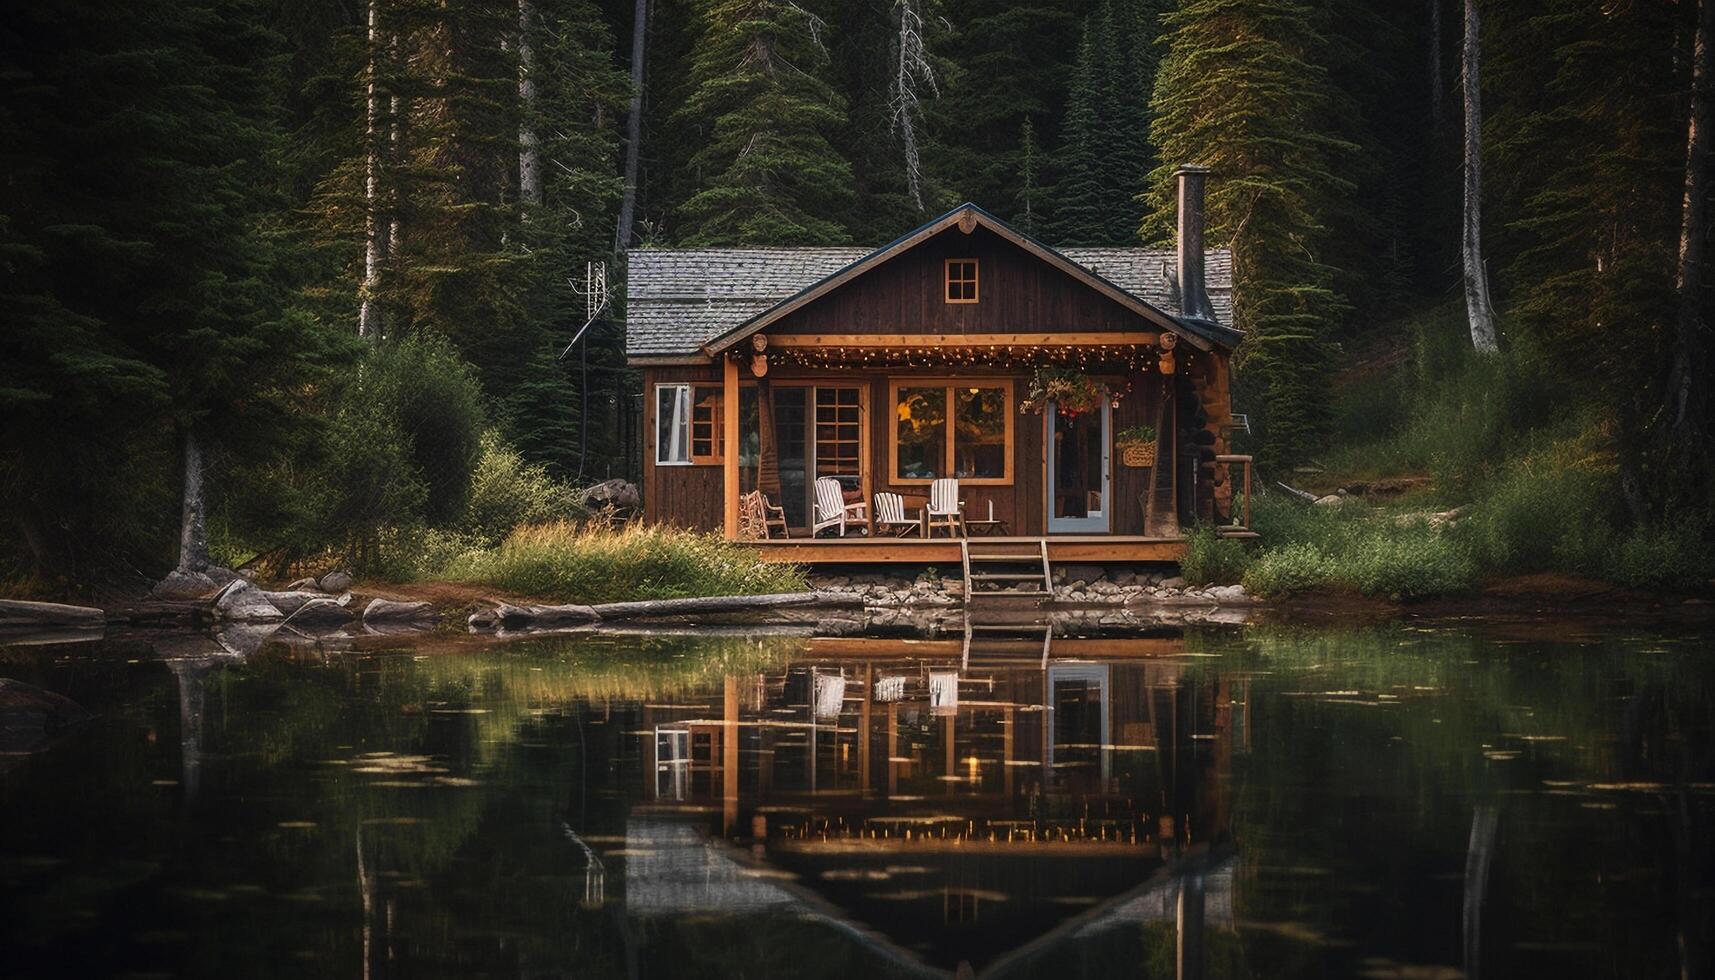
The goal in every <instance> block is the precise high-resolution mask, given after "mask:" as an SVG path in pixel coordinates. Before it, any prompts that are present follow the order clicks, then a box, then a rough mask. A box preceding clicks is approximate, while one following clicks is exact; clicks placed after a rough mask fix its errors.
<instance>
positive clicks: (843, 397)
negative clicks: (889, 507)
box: [816, 388, 861, 490]
mask: <svg viewBox="0 0 1715 980" xmlns="http://www.w3.org/2000/svg"><path fill="white" fill-rule="evenodd" d="M858 448H859V444H858V390H857V389H856V388H817V389H816V475H817V476H835V477H847V479H845V480H841V481H840V482H841V485H842V486H844V487H846V489H848V490H849V489H856V488H857V486H858V482H857V476H858V473H859V470H860V468H861V462H860V460H859V458H858V455H859V453H858Z"/></svg>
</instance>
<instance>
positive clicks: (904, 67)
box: [0, 0, 1712, 593]
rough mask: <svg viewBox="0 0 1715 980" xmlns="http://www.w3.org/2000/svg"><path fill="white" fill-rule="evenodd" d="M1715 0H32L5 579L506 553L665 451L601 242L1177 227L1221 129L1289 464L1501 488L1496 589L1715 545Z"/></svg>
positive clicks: (1489, 496)
mask: <svg viewBox="0 0 1715 980" xmlns="http://www.w3.org/2000/svg"><path fill="white" fill-rule="evenodd" d="M1711 6H1712V4H1711V3H1709V2H1699V0H1678V2H1669V0H1508V2H1506V3H1498V2H1492V0H1491V2H1481V3H1479V2H1475V0H1471V2H1465V3H1455V2H1453V0H1424V2H1393V0H1325V2H1318V3H1309V2H1297V0H1182V2H1177V3H1175V2H1170V0H1026V2H1018V3H1006V2H1000V0H797V2H784V0H635V2H631V0H624V2H621V0H437V2H434V3H427V2H424V0H368V2H365V0H289V2H288V0H136V2H133V3H129V4H125V5H114V4H110V3H105V2H102V0H45V2H41V3H34V4H29V5H26V6H25V7H24V8H22V9H19V10H16V11H13V12H11V13H10V15H9V16H8V17H7V19H6V22H5V23H4V24H3V25H0V88H3V91H4V93H5V94H4V98H3V100H0V160H3V172H4V173H5V175H6V179H5V181H4V182H3V184H0V322H3V323H4V330H3V333H0V509H3V510H4V513H5V523H6V525H7V527H8V531H7V533H6V534H5V535H0V578H4V579H5V580H6V581H8V582H10V583H11V585H10V589H11V590H12V591H17V592H26V593H67V592H79V591H88V590H91V589H97V590H99V589H104V588H115V587H120V588H123V587H127V586H128V585H129V584H131V583H140V582H148V581H153V580H154V579H157V578H159V577H160V575H161V574H162V572H163V571H165V570H167V569H169V568H172V567H174V566H175V564H176V565H179V566H180V567H185V566H186V564H187V563H189V564H190V565H191V566H195V565H196V564H197V563H199V562H210V561H213V562H224V563H228V564H235V563H239V562H242V561H245V560H247V559H250V558H252V557H254V556H256V555H259V554H261V555H269V556H273V560H276V561H279V562H289V561H293V560H302V559H304V558H305V557H306V556H312V555H327V556H331V557H334V558H338V559H340V560H343V561H348V562H354V563H357V564H359V565H364V566H368V567H370V568H374V569H377V570H385V569H388V568H392V569H393V570H395V571H399V572H400V573H404V572H405V571H408V569H407V570H402V569H401V567H400V566H401V563H405V564H410V563H413V562H414V563H416V565H417V566H419V567H421V566H423V563H424V562H426V561H427V562H430V563H431V564H432V560H431V558H425V557H423V556H425V555H428V556H431V557H432V556H440V557H439V558H433V560H444V559H445V558H446V556H448V555H453V554H455V553H458V552H459V551H461V549H469V548H471V547H482V546H485V545H492V544H493V543H494V542H497V541H498V540H500V539H501V538H503V537H504V536H505V535H506V534H507V533H509V532H510V531H511V530H512V529H513V528H514V527H516V526H518V525H520V524H526V523H531V522H533V521H538V520H542V519H549V518H552V517H555V516H563V515H564V514H566V513H567V512H568V510H569V509H571V508H573V507H574V506H575V494H574V492H573V489H572V488H574V487H576V486H579V485H584V484H588V483H591V482H593V481H595V480H599V479H603V478H607V477H610V476H623V475H626V470H627V469H628V467H630V466H632V465H633V464H634V461H635V460H636V458H637V453H638V451H639V449H638V446H639V445H640V444H641V443H640V440H639V438H638V434H637V432H636V428H635V422H634V421H633V420H634V419H635V418H636V417H637V405H638V403H637V397H638V394H637V391H636V380H635V377H634V376H633V375H632V374H631V373H629V372H628V371H627V370H626V369H625V368H624V364H623V356H622V350H623V331H624V306H625V304H624V296H623V295H622V294H619V293H617V292H616V295H615V296H614V297H613V300H614V301H613V303H611V304H610V305H609V306H608V307H607V308H606V309H605V310H604V311H603V312H602V313H601V315H600V316H598V317H597V319H596V321H595V322H594V323H593V324H591V325H590V329H589V332H588V333H586V334H585V335H584V339H583V341H581V342H580V343H579V344H578V345H576V346H575V347H573V348H572V349H571V350H570V351H569V352H568V351H567V345H568V344H569V343H570V342H571V341H572V339H573V337H574V336H575V335H577V333H578V331H579V330H580V328H581V327H582V326H583V325H584V323H585V320H586V299H585V296H584V295H583V290H584V286H585V278H584V271H585V269H586V268H587V267H588V266H589V264H590V263H606V264H607V268H608V270H609V277H610V279H611V280H612V281H613V282H614V283H615V284H620V283H623V279H624V277H623V266H624V261H625V253H626V252H627V251H628V250H630V249H633V248H638V247H648V246H650V245H693V244H695V245H739V244H743V245H830V244H846V243H855V244H880V243H883V242H885V241H888V240H891V239H892V238H894V237H895V236H897V235H898V234H900V233H901V232H903V231H905V230H907V229H909V228H911V227H914V226H916V225H918V224H920V223H922V222H923V221H925V220H927V219H928V218H930V217H932V216H934V215H937V214H939V213H941V212H942V211H944V210H945V209H947V208H948V207H950V206H952V205H955V204H957V203H959V202H961V201H967V200H968V201H972V202H975V203H977V204H979V205H981V206H983V207H985V208H987V209H989V210H990V211H993V212H995V213H996V214H998V215H1000V216H1001V217H1003V218H1005V219H1007V220H1009V221H1011V222H1013V223H1014V224H1016V225H1017V226H1018V227H1020V228H1021V229H1023V230H1025V231H1027V232H1030V233H1031V234H1033V235H1036V236H1038V237H1040V238H1042V239H1043V240H1045V241H1047V242H1048V243H1050V244H1055V245H1126V244H1138V243H1163V242H1165V241H1167V239H1168V236H1169V234H1170V225H1171V219H1172V213H1171V200H1170V187H1171V181H1170V174H1171V172H1172V170H1173V168H1174V167H1175V166H1176V165H1178V164H1182V163H1200V164H1204V165H1207V166H1210V167H1212V168H1213V171H1214V176H1213V179H1212V183H1211V189H1210V211H1209V216H1210V222H1211V224H1210V229H1209V239H1210V241H1211V242H1212V243H1215V244H1222V245H1229V246H1230V247H1232V248H1233V250H1234V253H1235V257H1236V263H1235V269H1236V272H1235V276H1236V292H1237V296H1238V305H1237V308H1236V311H1235V318H1236V320H1237V323H1236V325H1237V326H1238V327H1240V328H1241V329H1243V330H1245V331H1246V332H1247V339H1246V341H1245V343H1244V345H1243V347H1242V349H1241V351H1240V355H1239V360H1238V364H1239V375H1238V377H1239V389H1238V400H1239V405H1238V408H1239V409H1240V410H1242V411H1246V412H1248V414H1249V417H1250V419H1251V421H1252V423H1253V432H1252V434H1251V435H1250V436H1249V437H1248V448H1249V449H1251V450H1252V451H1255V452H1256V453H1257V454H1258V456H1259V464H1260V466H1261V467H1262V471H1263V475H1264V476H1265V477H1266V478H1267V479H1268V480H1269V481H1270V482H1272V481H1275V480H1279V481H1282V482H1287V483H1298V484H1304V483H1311V484H1314V483H1317V482H1318V481H1327V480H1332V479H1334V478H1335V476H1338V477H1340V478H1347V477H1354V476H1359V477H1375V476H1386V475H1407V476H1427V477H1428V478H1429V482H1428V483H1426V484H1425V485H1424V486H1425V489H1424V490H1423V493H1424V494H1426V495H1429V496H1431V497H1433V498H1434V503H1435V504H1436V505H1437V506H1452V505H1457V504H1473V503H1475V504H1477V505H1479V506H1478V510H1477V511H1476V512H1475V513H1474V515H1473V516H1472V518H1471V519H1470V520H1469V521H1467V522H1466V525H1467V527H1468V528H1469V530H1467V531H1465V532H1462V533H1463V535H1464V536H1463V537H1462V538H1457V539H1449V540H1448V541H1447V542H1444V544H1445V545H1446V547H1445V548H1443V546H1442V545H1439V544H1438V545H1433V546H1426V547H1432V550H1433V549H1441V550H1440V551H1437V552H1436V555H1431V556H1430V557H1429V558H1427V559H1426V558H1423V557H1422V556H1419V557H1418V558H1414V559H1411V560H1412V561H1416V562H1418V563H1420V564H1421V563H1422V562H1423V561H1429V562H1431V563H1432V564H1433V563H1434V562H1444V563H1446V562H1451V563H1452V564H1453V565H1457V566H1458V567H1457V568H1456V569H1455V570H1454V571H1453V572H1452V573H1450V574H1451V575H1452V576H1453V578H1454V579H1457V580H1458V582H1459V583H1460V584H1468V582H1469V580H1470V579H1471V577H1472V576H1473V575H1474V574H1478V573H1501V572H1529V571H1538V570H1545V569H1558V570H1572V571H1583V572H1591V573H1600V572H1607V573H1609V574H1611V575H1613V576H1615V577H1619V578H1621V579H1623V580H1628V581H1634V582H1635V583H1636V584H1672V583H1674V582H1683V581H1684V580H1685V579H1687V577H1689V578H1692V579H1696V578H1697V577H1698V576H1702V577H1704V578H1706V577H1707V575H1708V574H1709V568H1708V564H1707V559H1706V557H1704V556H1705V555H1706V553H1707V552H1708V550H1709V548H1708V543H1709V542H1708V538H1709V534H1710V506H1711V505H1710V498H1711V481H1710V462H1709V460H1710V452H1709V440H1708V429H1707V418H1708V400H1709V399H1708V382H1707V378H1708V368H1709V344H1708V340H1707V338H1708V330H1707V326H1706V323H1707V316H1708V313H1709V307H1710V295H1709V290H1708V288H1707V286H1706V283H1707V281H1708V275H1707V271H1708V270H1707V265H1708V261H1709V260H1708V250H1707V248H1706V244H1705V242H1706V239H1707V237H1708V234H1709V232H1708V223H1707V218H1706V211H1707V199H1708V193H1709V191H1708V179H1707V168H1708V154H1707V148H1706V143H1707V140H1708V138H1709V130H1710V120H1709V118H1708V114H1709V105H1710V102H1709V98H1708V95H1709V91H1708V90H1709V77H1708V76H1709V72H1708V67H1709V66H1708V60H1709V45H1708V44H1707V39H1708V36H1709V30H1710V19H1711V13H1710V7H1711ZM1478 66H1480V71H1469V72H1467V71H1466V69H1467V68H1468V67H1469V68H1476V67H1478ZM1467 82H1469V83H1470V84H1466V83H1467ZM1479 162H1480V167H1478V166H1476V165H1477V164H1478V163H1479ZM1474 177H1479V178H1480V181H1479V182H1477V183H1476V184H1475V185H1474V186H1473V185H1472V183H1471V182H1472V179H1473V178H1474ZM1473 232H1475V233H1478V234H1479V235H1480V237H1479V239H1478V241H1477V242H1472V240H1471V239H1472V235H1473ZM1473 244H1475V245H1477V246H1478V251H1477V254H1476V256H1475V261H1474V262H1473V254H1472V245H1473ZM1490 308H1492V314H1491V313H1489V312H1488V310H1489V309H1490ZM1491 316H1492V324H1493V326H1492V327H1489V326H1487V325H1486V324H1485V322H1484V321H1485V320H1486V319H1487V318H1489V317H1491ZM1486 330H1492V333H1486V332H1485V331H1486ZM1490 336H1492V337H1493V338H1494V342H1493V344H1492V346H1493V347H1495V348H1496V350H1494V351H1492V352H1490V351H1488V350H1487V349H1486V348H1488V347H1489V346H1491V344H1490V343H1488V337H1490ZM563 354H564V356H562V355H563ZM1312 523H1313V522H1312ZM1306 527H1308V525H1307V524H1306V522H1304V521H1299V522H1298V523H1296V524H1294V523H1293V522H1292V521H1291V520H1289V519H1287V518H1285V517H1281V518H1280V519H1279V526H1278V538H1279V540H1280V541H1282V542H1284V543H1287V544H1290V545H1291V548H1289V549H1285V550H1287V551H1289V552H1290V553H1289V554H1288V555H1287V557H1285V558H1280V559H1277V560H1276V564H1277V565H1279V566H1280V567H1278V568H1274V569H1273V570H1272V571H1273V573H1276V574H1284V575H1285V578H1284V579H1281V580H1279V581H1277V582H1275V584H1276V585H1277V586H1279V587H1281V588H1282V589H1285V590H1290V589H1291V588H1293V587H1294V585H1295V583H1296V584H1299V585H1302V584H1303V583H1304V582H1310V583H1311V584H1315V576H1314V575H1312V576H1311V578H1310V579H1304V578H1303V577H1302V576H1300V577H1299V578H1297V579H1294V578H1293V573H1296V572H1300V571H1303V569H1304V568H1305V567H1307V566H1313V567H1321V566H1318V565H1317V564H1316V563H1317V562H1323V563H1324V564H1326V563H1330V562H1331V563H1334V564H1340V563H1342V562H1346V563H1350V562H1352V561H1356V560H1357V559H1356V558H1354V557H1353V556H1354V555H1356V554H1357V553H1359V552H1363V551H1364V550H1365V549H1369V550H1372V551H1373V550H1374V549H1375V548H1378V547H1395V545H1393V544H1387V543H1386V542H1385V541H1382V540H1381V539H1382V538H1386V539H1388V540H1390V541H1391V540H1393V539H1394V538H1398V537H1399V535H1393V534H1388V535H1382V536H1381V537H1380V538H1377V537H1376V536H1371V537H1370V538H1364V537H1363V536H1362V535H1359V536H1357V537H1356V538H1353V536H1352V535H1351V534H1350V533H1348V532H1346V531H1342V532H1340V534H1343V535H1345V538H1351V539H1352V540H1350V541H1346V540H1345V538H1342V541H1345V543H1343V544H1342V543H1338V542H1335V541H1334V540H1333V539H1332V538H1330V537H1329V535H1330V534H1333V533H1334V532H1332V531H1326V529H1324V531H1315V530H1314V529H1309V530H1306ZM1295 529H1296V530H1295ZM1265 530H1267V529H1266V528H1265ZM1416 533H1417V532H1415V531H1413V532H1412V534H1416ZM1425 533H1427V532H1425ZM1317 535H1321V537H1318V536H1317ZM1406 537H1408V538H1409V537H1410V535H1406ZM1436 540H1438V541H1439V540H1440V538H1437V539H1436ZM1354 542H1355V543H1354ZM1378 542H1380V543H1378ZM1206 545H1207V543H1205V546H1206ZM1306 549H1308V551H1307V550H1306ZM1341 549H1345V551H1342V550H1341ZM1442 551H1445V552H1446V553H1445V554H1443V553H1442ZM1347 552H1350V554H1348V553H1347ZM1437 556H1439V557H1437ZM1449 556H1451V557H1449ZM1626 556H1630V557H1626ZM1264 559H1265V560H1267V559H1268V556H1267V555H1266V554H1265V555H1264ZM1200 560H1205V561H1204V564H1205V565H1209V564H1210V563H1211V562H1212V563H1213V565H1214V566H1217V567H1215V568H1214V569H1213V570H1209V569H1205V576H1206V577H1208V576H1213V577H1222V576H1225V577H1233V576H1237V575H1240V574H1246V573H1245V570H1244V566H1248V564H1249V563H1250V562H1251V560H1252V559H1251V558H1249V557H1243V556H1237V555H1234V554H1231V553H1227V552H1221V553H1220V554H1215V555H1209V554H1202V555H1200ZM1402 560H1403V559H1402ZM1223 562H1225V563H1227V564H1228V565H1230V566H1231V567H1225V568H1222V567H1219V566H1221V565H1222V563H1223ZM1628 563H1629V564H1628ZM1324 573H1325V574H1323V579H1328V578H1330V577H1331V576H1332V573H1327V570H1326V569H1324ZM1348 578H1350V576H1348ZM1247 581H1248V579H1247ZM1257 582H1258V584H1259V585H1265V586H1266V585H1267V584H1268V582H1267V577H1266V575H1260V576H1258V577H1257ZM1443 584H1445V583H1443ZM1377 588H1379V589H1380V590H1382V591H1391V592H1394V593H1400V592H1411V591H1414V589H1416V588H1417V586H1416V585H1413V584H1411V583H1406V584H1405V585H1403V586H1400V587H1395V586H1394V585H1390V584H1389V583H1387V582H1382V583H1381V584H1379V585H1378V586H1377Z"/></svg>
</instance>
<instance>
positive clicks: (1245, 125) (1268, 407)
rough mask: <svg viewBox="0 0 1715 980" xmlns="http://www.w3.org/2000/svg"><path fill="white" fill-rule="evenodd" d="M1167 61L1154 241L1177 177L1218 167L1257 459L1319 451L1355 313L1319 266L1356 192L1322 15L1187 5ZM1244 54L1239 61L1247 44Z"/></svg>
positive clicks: (1156, 125) (1216, 199)
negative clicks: (1334, 117) (1338, 207)
mask: <svg viewBox="0 0 1715 980" xmlns="http://www.w3.org/2000/svg"><path fill="white" fill-rule="evenodd" d="M1163 23H1164V25H1165V26H1166V27H1167V29H1168V31H1169V34H1168V42H1169V46H1168V53H1167V55H1166V57H1165V58H1164V59H1163V60H1162V63H1161V68H1160V72H1159V74H1158V75H1157V78H1156V83H1155V96H1154V100H1153V103H1152V109H1153V112H1154V120H1153V122H1152V124H1151V130H1150V132H1151V138H1152V141H1153V142H1154V143H1155V145H1156V147H1157V152H1158V154H1159V158H1160V159H1161V160H1162V165H1161V166H1159V167H1158V168H1157V169H1156V171H1155V172H1154V174H1153V175H1152V184H1153V193H1152V194H1151V198H1150V201H1151V204H1152V205H1153V208H1152V212H1153V213H1152V216H1151V218H1150V219H1149V221H1148V223H1147V224H1146V228H1145V231H1146V234H1147V233H1150V232H1153V233H1155V234H1154V235H1152V236H1151V237H1166V235H1165V232H1166V231H1167V230H1168V229H1170V228H1171V227H1172V224H1173V219H1174V214H1175V205H1174V194H1173V176H1172V174H1173V168H1174V165H1176V164H1178V163H1182V162H1197V163H1201V164H1204V165H1207V166H1209V167H1211V168H1212V169H1213V171H1214V174H1213V177H1212V179H1211V181H1210V191H1209V200H1208V222H1209V227H1208V239H1209V241H1210V242H1211V243H1218V242H1221V241H1223V240H1225V241H1227V242H1229V243H1230V245H1231V247H1232V249H1233V253H1234V263H1233V264H1234V269H1235V279H1236V281H1235V283H1234V296H1235V308H1234V319H1235V320H1236V323H1235V326H1237V327H1238V328H1240V329H1242V330H1244V331H1246V333H1247V336H1246V338H1245V341H1244V343H1243V345H1242V347H1241V352H1240V354H1241V357H1240V362H1239V365H1240V367H1241V369H1242V374H1241V375H1240V376H1239V377H1240V380H1241V382H1242V388H1241V389H1240V393H1239V394H1240V397H1241V399H1243V398H1247V397H1248V398H1251V399H1254V400H1255V401H1254V402H1253V403H1251V404H1249V405H1247V406H1245V407H1248V408H1249V409H1250V411H1251V412H1252V413H1253V415H1252V417H1253V418H1254V419H1257V420H1258V421H1259V422H1260V424H1261V429H1262V436H1261V439H1260V442H1261V445H1262V460H1261V462H1262V463H1263V464H1264V465H1267V466H1281V465H1283V464H1288V463H1292V462H1297V461H1301V460H1303V459H1305V458H1306V457H1308V456H1309V455H1310V454H1312V453H1314V452H1316V451H1317V450H1318V449H1319V448H1320V445H1321V442H1322V439H1323V436H1324V433H1325V432H1326V431H1327V419H1328V408H1327V402H1326V391H1327V379H1328V376H1329V373H1330V370H1331V368H1332V364H1331V363H1330V357H1331V354H1332V351H1331V350H1330V349H1329V345H1328V343H1327V337H1328V334H1329V332H1330V331H1331V329H1332V328H1333V327H1334V325H1335V324H1336V323H1337V321H1338V320H1339V318H1340V316H1341V314H1342V312H1343V310H1344V309H1345V307H1346V303H1345V300H1344V298H1343V297H1342V296H1340V295H1339V294H1338V293H1337V292H1335V291H1334V290H1333V289H1332V288H1331V283H1332V280H1333V278H1334V275H1335V270H1334V269H1333V268H1331V267H1330V266H1329V265H1328V264H1327V263H1326V261H1325V260H1324V259H1323V257H1322V256H1323V252H1324V251H1325V249H1326V247H1327V241H1328V238H1329V231H1328V229H1327V228H1326V226H1325V225H1324V224H1323V223H1322V215H1323V213H1324V212H1325V210H1326V208H1327V206H1328V202H1329V201H1330V200H1331V199H1334V198H1337V197H1338V196H1340V195H1342V194H1346V193H1350V191H1351V183H1350V182H1349V181H1348V180H1347V179H1346V178H1345V177H1344V176H1343V173H1342V161H1343V160H1344V159H1345V158H1346V157H1347V156H1348V155H1349V154H1350V153H1351V152H1352V151H1353V150H1354V147H1353V145H1352V144H1351V143H1349V142H1347V141H1345V140H1342V139H1340V138H1338V137H1337V136H1334V135H1332V134H1331V130H1332V125H1331V122H1330V119H1329V112H1330V108H1331V107H1332V105H1333V103H1334V93H1333V92H1332V91H1331V89H1330V86H1329V84H1328V80H1327V76H1326V73H1325V71H1324V70H1323V69H1322V67H1321V66H1320V65H1319V64H1317V63H1316V62H1314V61H1312V60H1309V58H1310V56H1311V55H1312V54H1313V53H1314V52H1316V51H1317V50H1318V49H1319V48H1320V46H1321V44H1322V40H1323V39H1322V37H1321V36H1320V35H1319V34H1318V33H1317V31H1316V30H1315V25H1316V23H1317V20H1316V11H1315V10H1314V8H1312V7H1311V6H1310V5H1308V4H1306V3H1302V2H1297V0H1187V2H1186V3H1185V4H1184V5H1182V6H1181V7H1180V8H1179V9H1178V10H1177V11H1175V12H1173V13H1170V14H1167V15H1166V16H1164V17H1163ZM1241 43H1242V46H1243V50H1244V53H1245V56H1244V57H1242V58H1240V57H1234V56H1233V51H1234V46H1235V45H1237V44H1241Z"/></svg>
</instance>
